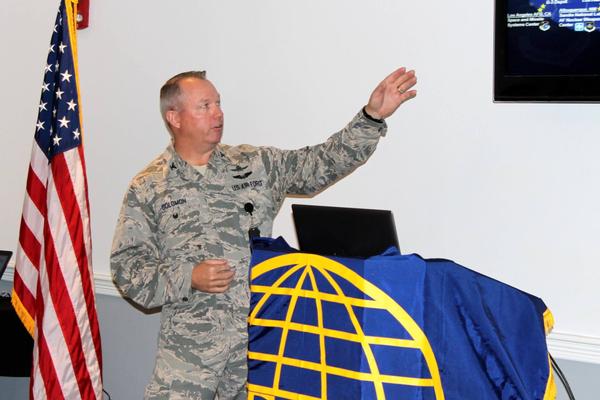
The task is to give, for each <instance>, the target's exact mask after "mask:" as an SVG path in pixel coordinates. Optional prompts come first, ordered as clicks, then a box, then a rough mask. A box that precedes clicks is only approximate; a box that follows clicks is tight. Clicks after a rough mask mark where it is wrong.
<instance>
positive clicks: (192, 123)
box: [173, 78, 223, 148]
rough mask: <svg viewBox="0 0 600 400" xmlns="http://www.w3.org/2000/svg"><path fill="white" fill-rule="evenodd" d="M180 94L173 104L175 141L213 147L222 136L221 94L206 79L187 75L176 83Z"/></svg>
mask: <svg viewBox="0 0 600 400" xmlns="http://www.w3.org/2000/svg"><path fill="white" fill-rule="evenodd" d="M179 88H180V89H181V95H180V96H179V101H178V106H177V118H176V124H175V126H174V127H173V128H174V129H173V131H174V133H175V140H177V139H179V138H180V139H182V140H185V141H186V142H190V143H192V144H193V145H194V146H199V147H202V148H204V147H205V146H206V147H208V148H213V147H214V146H215V145H217V144H218V143H219V142H220V141H221V137H222V136H223V111H222V110H221V97H220V96H219V93H218V92H217V90H216V89H215V87H214V86H213V84H212V83H210V82H209V81H207V80H201V79H196V78H187V79H183V80H182V81H180V82H179Z"/></svg>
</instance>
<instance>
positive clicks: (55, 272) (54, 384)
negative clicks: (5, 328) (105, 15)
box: [12, 0, 102, 400]
mask: <svg viewBox="0 0 600 400" xmlns="http://www.w3.org/2000/svg"><path fill="white" fill-rule="evenodd" d="M74 3H76V0H62V1H61V4H60V8H59V11H58V15H57V17H56V24H55V25H54V32H53V34H52V41H51V43H50V47H49V49H48V61H47V63H46V67H45V71H44V82H43V84H42V96H41V100H40V104H39V114H38V120H37V123H36V126H35V137H34V142H33V149H32V153H31V162H30V165H29V172H28V176H27V186H26V191H27V193H26V195H25V201H24V205H23V216H22V219H21V229H20V233H19V246H18V249H17V258H16V265H15V275H14V287H13V293H12V303H13V306H14V307H15V310H16V311H17V314H19V317H20V318H21V320H22V321H23V323H24V325H25V327H26V328H27V329H28V330H29V332H30V333H31V335H32V336H33V339H34V349H33V366H32V371H31V380H30V398H31V399H52V400H60V399H86V400H87V399H101V398H102V351H101V345H100V329H99V326H98V318H97V314H96V304H95V299H94V285H93V274H92V264H91V261H92V260H91V257H92V243H91V233H90V212H89V200H88V194H87V177H86V172H85V161H84V153H83V144H82V129H81V110H80V101H79V94H78V90H77V89H78V82H77V53H76V38H75V24H76V22H75V12H76V10H75V7H74Z"/></svg>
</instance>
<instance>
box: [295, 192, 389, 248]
mask: <svg viewBox="0 0 600 400" xmlns="http://www.w3.org/2000/svg"><path fill="white" fill-rule="evenodd" d="M292 213H293V217H294V224H295V225H296V235H297V237H298V245H299V247H300V251H302V252H306V253H315V254H321V255H327V256H337V257H353V258H367V257H372V256H375V255H378V254H381V253H383V252H384V251H385V250H386V249H387V248H388V247H390V246H396V248H398V249H400V246H399V244H398V236H397V235H396V225H395V224H394V217H393V215H392V212H391V211H389V210H373V209H364V208H345V207H327V206H313V205H300V204H292Z"/></svg>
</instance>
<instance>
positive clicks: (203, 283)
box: [192, 260, 235, 293]
mask: <svg viewBox="0 0 600 400" xmlns="http://www.w3.org/2000/svg"><path fill="white" fill-rule="evenodd" d="M234 274H235V271H234V270H233V269H232V268H231V267H230V266H229V263H228V262H227V261H225V260H204V261H202V262H201V263H198V264H196V266H195V267H194V269H193V270H192V287H193V288H194V289H198V290H200V291H202V292H207V293H223V292H225V291H226V290H227V289H229V284H230V283H231V281H232V279H233V275H234Z"/></svg>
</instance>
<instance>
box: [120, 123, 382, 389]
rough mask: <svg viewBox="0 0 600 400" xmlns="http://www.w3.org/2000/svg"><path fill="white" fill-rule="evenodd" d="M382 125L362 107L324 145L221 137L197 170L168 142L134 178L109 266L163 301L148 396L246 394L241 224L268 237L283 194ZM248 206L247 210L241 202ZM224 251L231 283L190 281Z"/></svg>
mask: <svg viewBox="0 0 600 400" xmlns="http://www.w3.org/2000/svg"><path fill="white" fill-rule="evenodd" d="M385 131H386V125H385V123H378V122H375V121H372V120H370V119H368V118H367V117H365V115H364V114H363V112H360V113H359V114H358V115H357V116H356V117H355V118H354V119H353V120H352V121H351V122H350V124H348V125H347V126H346V127H345V128H344V129H343V130H341V131H340V132H338V133H336V134H334V135H333V136H331V137H330V138H329V139H328V140H327V141H326V142H325V143H323V144H320V145H316V146H312V147H305V148H302V149H299V150H279V149H275V148H271V147H252V146H248V145H242V146H235V147H232V146H227V145H218V146H217V148H216V149H215V151H214V152H213V154H212V155H211V158H210V161H209V163H208V166H207V169H206V171H205V173H204V174H201V173H199V172H198V171H196V170H195V169H194V168H193V167H192V166H190V165H189V164H187V163H186V162H185V161H184V160H182V159H181V158H180V157H179V155H178V154H177V153H176V152H175V150H174V148H173V146H172V145H171V146H169V147H168V148H167V150H166V151H165V152H164V153H163V154H162V155H160V156H159V157H158V158H157V159H155V160H154V161H153V162H152V163H151V164H150V165H149V166H148V167H147V168H146V169H144V170H143V171H142V172H141V173H140V174H138V175H137V176H136V177H135V178H134V179H133V181H132V183H131V185H130V187H129V190H128V192H127V194H126V196H125V199H124V203H123V207H122V210H121V214H120V217H119V222H118V225H117V229H116V232H115V237H114V241H113V248H112V254H111V270H112V273H113V278H114V281H115V283H116V285H117V286H118V287H119V289H120V290H121V291H122V292H123V294H124V295H125V296H127V297H129V298H131V299H132V300H134V301H135V302H136V303H139V304H140V305H142V306H143V307H147V308H151V307H158V306H162V315H161V328H160V334H159V339H158V353H157V358H156V365H155V370H154V376H153V379H152V381H151V383H150V384H149V385H148V387H147V388H146V398H148V399H200V398H201V399H206V398H213V397H214V396H215V393H217V398H219V399H233V398H236V399H241V398H245V396H246V392H245V381H246V351H247V321H246V318H247V314H248V307H249V289H248V265H249V258H250V251H249V247H248V230H249V229H250V228H251V227H258V228H259V229H260V232H261V234H262V235H263V236H270V235H271V230H272V225H273V219H274V218H275V215H276V214H277V212H278V210H279V208H280V207H281V204H282V202H283V200H284V198H285V196H286V195H287V194H313V193H316V192H318V191H320V190H322V189H323V188H325V187H326V186H328V185H330V184H331V183H333V182H335V181H336V180H337V179H339V178H340V177H342V176H344V175H347V174H348V173H350V172H351V171H352V170H353V169H355V168H356V167H357V166H358V165H360V164H362V163H363V162H364V161H366V160H367V158H368V157H369V156H370V155H371V154H372V153H373V151H374V150H375V147H376V146H377V143H378V140H379V137H380V136H381V135H383V134H385ZM246 203H251V204H252V205H253V210H252V214H250V213H248V212H247V211H246V210H244V206H245V204H246ZM210 258H223V259H226V260H228V262H229V263H230V265H231V266H232V267H233V268H235V271H236V272H235V277H234V280H233V282H232V283H231V286H230V288H229V290H228V291H227V292H225V293H222V294H209V293H204V292H201V291H197V290H195V289H192V287H191V275H192V269H193V267H194V266H195V265H196V264H197V263H199V262H200V261H202V260H204V259H210Z"/></svg>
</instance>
